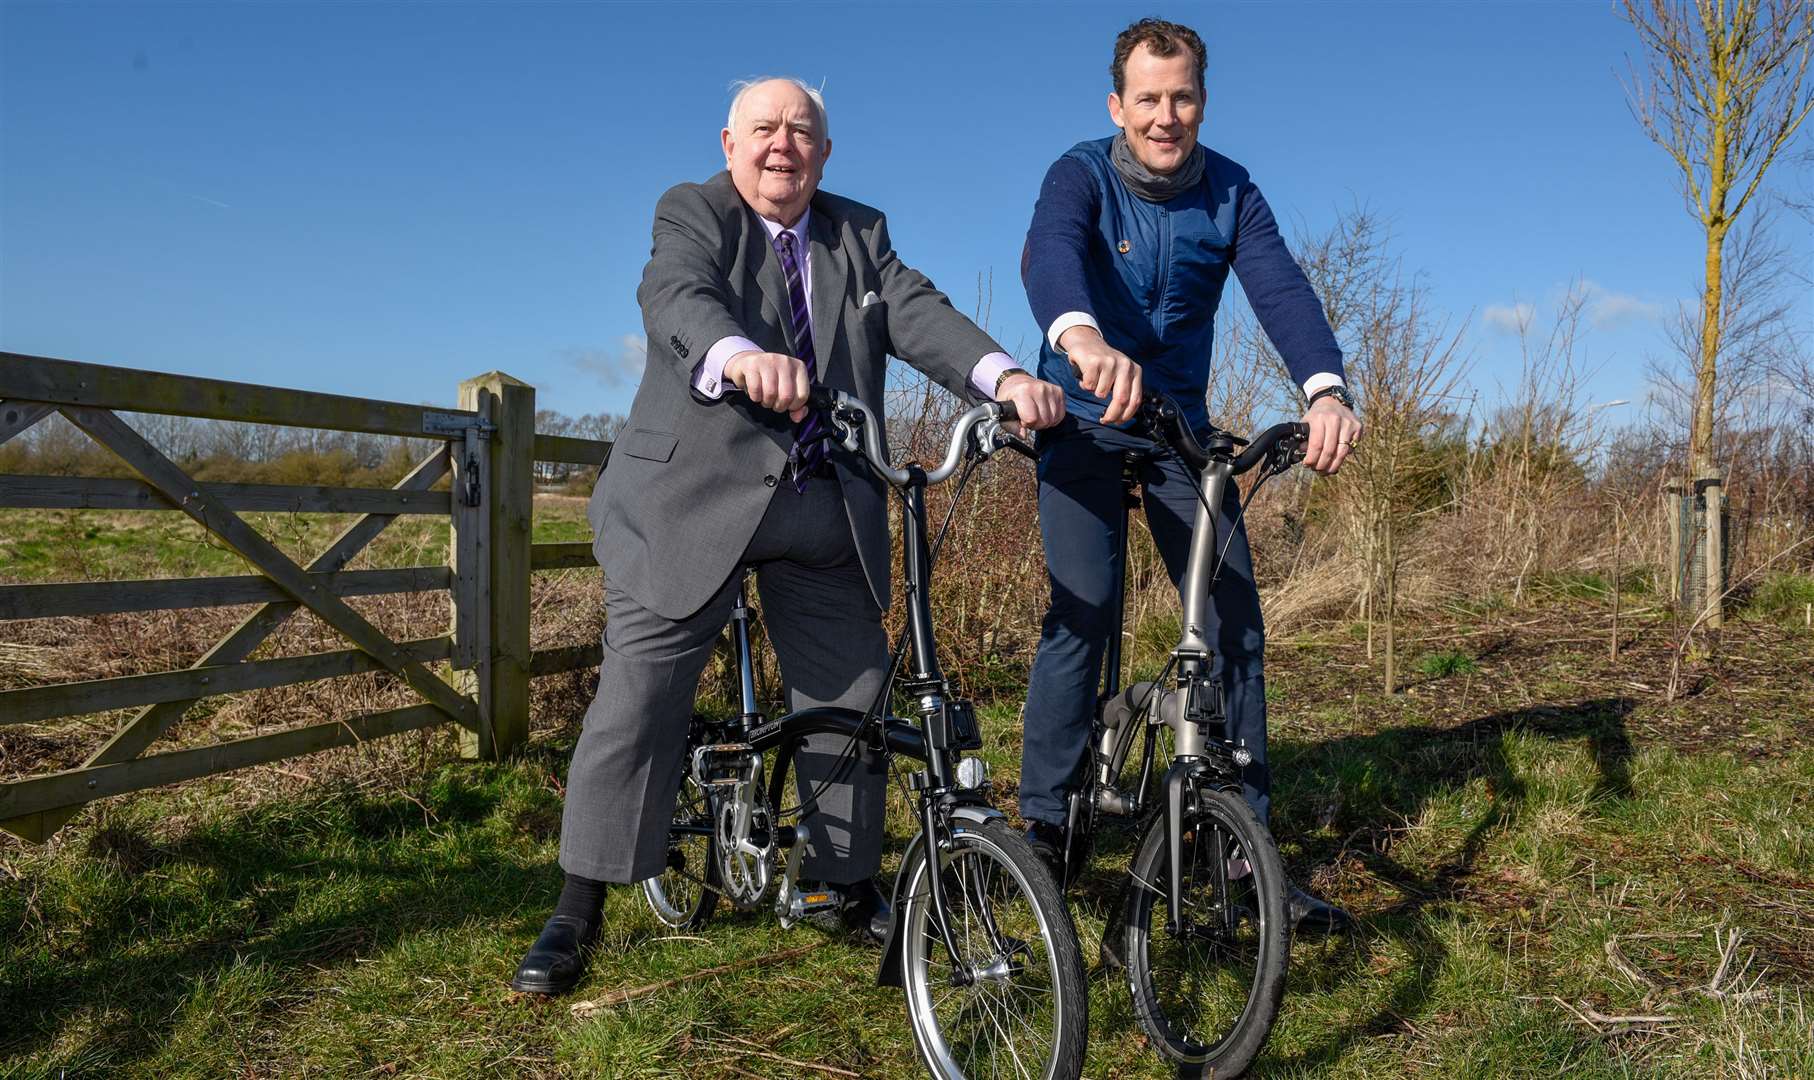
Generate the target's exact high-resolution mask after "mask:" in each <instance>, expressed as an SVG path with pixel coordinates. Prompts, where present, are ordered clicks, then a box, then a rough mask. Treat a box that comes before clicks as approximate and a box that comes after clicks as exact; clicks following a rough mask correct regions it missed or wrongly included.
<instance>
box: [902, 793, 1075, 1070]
mask: <svg viewBox="0 0 1814 1080" xmlns="http://www.w3.org/2000/svg"><path fill="white" fill-rule="evenodd" d="M917 850H918V855H917V856H916V857H915V858H914V861H913V863H912V864H911V865H910V866H906V867H903V869H902V872H903V873H904V874H906V875H907V876H906V882H905V885H906V887H905V889H904V890H903V892H902V900H901V904H900V908H899V910H898V911H897V912H896V914H895V917H896V918H898V919H900V920H901V925H900V930H899V933H900V934H901V935H902V939H901V949H902V954H901V960H902V969H903V970H902V974H903V983H904V984H905V987H906V992H907V1012H908V1016H909V1018H910V1019H911V1021H912V1026H913V1040H914V1044H915V1045H916V1046H917V1047H918V1048H919V1051H920V1059H921V1061H923V1062H924V1063H925V1065H926V1068H927V1069H928V1070H929V1071H930V1072H931V1073H932V1075H933V1076H935V1077H939V1078H941V1080H958V1078H962V1077H972V1078H975V1077H1013V1078H1015V1080H1074V1078H1075V1077H1077V1076H1079V1075H1081V1073H1082V1071H1083V1054H1084V1042H1085V1039H1086V1037H1087V1034H1088V1024H1089V1018H1088V1007H1089V1005H1088V996H1087V994H1086V992H1085V986H1084V973H1083V961H1082V959H1081V957H1080V956H1079V954H1078V950H1077V931H1076V928H1075V927H1074V926H1073V925H1072V923H1071V913H1070V910H1069V909H1068V908H1066V907H1065V904H1064V898H1063V896H1062V895H1061V894H1060V893H1059V891H1058V886H1057V884H1055V883H1054V882H1053V881H1052V875H1051V874H1050V872H1049V871H1047V869H1046V867H1045V864H1044V863H1042V862H1041V861H1040V859H1039V856H1038V855H1037V854H1035V853H1034V851H1033V849H1032V848H1031V847H1030V846H1028V844H1027V842H1026V840H1025V839H1023V838H1022V837H1021V836H1020V834H1019V833H1017V832H1015V831H1014V830H1013V829H1012V828H1010V827H1009V826H1008V824H1007V823H1006V822H1005V821H1003V820H1001V819H999V818H997V819H993V820H990V821H988V822H986V823H983V824H982V825H980V826H979V825H976V824H973V823H970V822H957V823H955V824H954V826H953V829H952V833H951V847H950V850H949V851H947V852H944V853H943V854H941V855H940V857H939V862H940V864H941V866H940V873H941V874H942V875H943V878H944V883H945V895H946V900H947V904H948V910H947V913H948V916H949V918H950V921H951V930H952V937H953V938H954V939H955V941H956V943H957V947H958V950H959V954H960V955H959V956H958V958H957V959H958V963H959V965H960V967H959V969H958V970H959V971H961V972H962V973H963V975H964V976H965V978H963V979H959V980H954V978H953V971H954V969H953V966H952V963H951V956H950V955H949V954H948V953H947V951H946V948H945V943H944V937H943V935H942V934H941V933H940V931H939V925H938V916H937V915H936V913H935V912H934V911H933V905H932V895H931V870H930V864H929V861H928V858H927V851H926V849H925V848H924V847H923V846H922V847H920V848H918V849H917ZM960 982H961V983H963V985H960Z"/></svg>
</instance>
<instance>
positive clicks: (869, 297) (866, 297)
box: [857, 290, 882, 307]
mask: <svg viewBox="0 0 1814 1080" xmlns="http://www.w3.org/2000/svg"><path fill="white" fill-rule="evenodd" d="M881 299H882V298H881V297H879V296H877V295H876V294H875V292H874V290H871V291H869V292H866V293H864V294H863V302H862V303H861V304H859V305H857V306H858V307H868V306H869V305H871V304H875V303H880V302H881Z"/></svg>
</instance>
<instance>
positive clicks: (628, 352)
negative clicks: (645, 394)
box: [561, 334, 649, 388]
mask: <svg viewBox="0 0 1814 1080" xmlns="http://www.w3.org/2000/svg"><path fill="white" fill-rule="evenodd" d="M648 352H649V339H648V338H647V337H646V336H645V335H643V334H625V335H624V336H623V337H621V338H619V339H618V343H617V348H615V349H608V348H607V349H585V348H578V347H572V348H566V349H562V350H561V355H562V356H564V357H566V359H567V362H568V363H570V364H572V365H573V366H574V367H576V368H578V369H580V370H581V371H583V372H585V373H586V374H588V375H591V376H594V377H595V378H597V379H598V380H599V381H601V382H603V383H604V384H605V385H606V386H607V387H612V388H616V387H619V386H624V385H626V384H627V385H630V386H635V385H636V384H637V383H640V382H642V369H643V365H644V363H646V362H647V359H648Z"/></svg>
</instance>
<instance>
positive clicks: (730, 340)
mask: <svg viewBox="0 0 1814 1080" xmlns="http://www.w3.org/2000/svg"><path fill="white" fill-rule="evenodd" d="M761 351H762V350H761V349H760V348H759V347H758V346H757V345H756V343H755V342H753V341H751V340H750V339H749V338H745V337H737V336H736V335H734V334H733V335H732V336H730V337H724V338H719V339H718V341H717V343H716V344H714V345H713V346H712V347H711V348H709V349H707V350H706V351H705V356H704V357H703V358H701V359H700V361H699V363H698V364H696V365H694V367H693V389H695V390H697V391H699V392H700V393H701V394H704V395H705V396H706V397H708V398H711V399H712V400H713V401H717V400H718V399H719V398H720V397H722V396H723V395H724V388H725V386H726V385H727V384H726V383H725V381H724V365H725V364H726V363H728V362H730V359H731V357H733V356H736V355H737V354H738V353H740V352H761Z"/></svg>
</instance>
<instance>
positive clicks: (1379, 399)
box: [1337, 273, 1466, 693]
mask: <svg viewBox="0 0 1814 1080" xmlns="http://www.w3.org/2000/svg"><path fill="white" fill-rule="evenodd" d="M1354 320H1355V321H1354V323H1353V325H1354V326H1355V328H1356V329H1355V346H1354V348H1353V350H1352V351H1351V352H1349V354H1348V358H1347V360H1348V362H1347V368H1348V377H1349V379H1350V381H1351V382H1352V383H1353V385H1354V387H1355V389H1356V390H1357V392H1358V395H1359V397H1360V401H1361V408H1362V413H1361V418H1362V419H1363V420H1364V421H1365V422H1366V425H1367V435H1366V441H1365V443H1364V446H1363V448H1362V450H1361V451H1360V452H1359V453H1356V454H1355V455H1354V456H1353V457H1352V458H1350V459H1349V460H1348V464H1347V465H1346V466H1344V468H1343V469H1342V477H1343V481H1344V482H1343V483H1342V484H1340V485H1338V486H1337V492H1338V495H1337V499H1338V502H1339V503H1341V504H1343V505H1344V508H1345V510H1346V511H1347V512H1346V513H1345V514H1344V515H1343V516H1344V518H1345V519H1346V520H1347V522H1348V523H1349V527H1350V529H1351V531H1352V532H1353V533H1358V534H1359V535H1358V536H1357V537H1356V539H1357V540H1358V541H1359V545H1358V546H1359V547H1360V548H1361V549H1362V551H1363V552H1364V561H1365V564H1366V575H1365V581H1364V584H1363V591H1362V596H1361V602H1362V605H1363V607H1364V609H1365V612H1366V616H1367V645H1368V655H1369V656H1371V655H1372V651H1373V636H1374V627H1375V626H1378V627H1380V628H1381V629H1382V630H1383V631H1384V639H1385V640H1384V646H1385V666H1386V670H1385V688H1386V692H1387V693H1393V692H1395V691H1396V690H1397V688H1398V652H1397V614H1398V595H1399V570H1400V568H1401V565H1402V563H1403V559H1404V550H1403V540H1404V538H1405V533H1406V531H1407V529H1408V528H1409V526H1410V525H1411V519H1412V516H1413V514H1414V512H1415V511H1416V509H1417V508H1418V507H1419V505H1421V504H1423V503H1425V502H1427V501H1428V494H1429V493H1428V491H1427V488H1428V487H1429V486H1430V484H1431V483H1432V482H1433V480H1434V479H1435V477H1436V476H1437V474H1438V472H1439V471H1440V461H1439V459H1438V458H1437V456H1436V455H1434V454H1433V453H1432V445H1433V442H1434V436H1435V435H1437V434H1438V433H1439V432H1440V431H1441V430H1442V428H1443V427H1444V425H1445V423H1447V422H1448V421H1449V420H1450V419H1451V415H1450V413H1449V406H1450V405H1451V404H1452V400H1453V398H1454V391H1455V386H1456V383H1457V381H1458V380H1459V379H1460V377H1461V375H1462V372H1463V369H1464V368H1465V366H1466V361H1465V359H1464V358H1463V357H1462V355H1461V352H1460V344H1461V338H1462V333H1463V330H1456V331H1455V332H1454V333H1450V332H1449V329H1448V326H1447V325H1446V323H1445V322H1444V321H1442V320H1441V319H1439V318H1438V317H1437V316H1436V315H1434V314H1433V313H1432V312H1431V311H1430V309H1429V297H1428V292H1427V290H1426V289H1424V288H1423V287H1422V286H1421V285H1420V284H1418V283H1417V282H1415V281H1410V282H1407V281H1405V280H1404V279H1403V278H1402V277H1400V276H1398V275H1397V274H1396V273H1394V274H1393V275H1392V276H1387V275H1386V274H1378V275H1375V276H1373V278H1372V280H1371V282H1370V283H1369V285H1368V287H1367V288H1366V290H1365V291H1364V292H1362V293H1360V294H1358V296H1357V306H1356V307H1355V310H1354ZM1463 329H1465V327H1464V328H1463Z"/></svg>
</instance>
